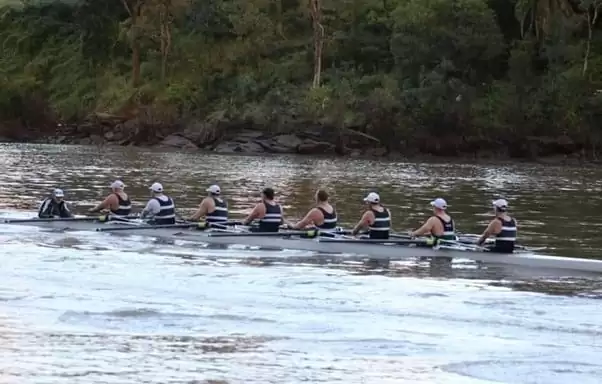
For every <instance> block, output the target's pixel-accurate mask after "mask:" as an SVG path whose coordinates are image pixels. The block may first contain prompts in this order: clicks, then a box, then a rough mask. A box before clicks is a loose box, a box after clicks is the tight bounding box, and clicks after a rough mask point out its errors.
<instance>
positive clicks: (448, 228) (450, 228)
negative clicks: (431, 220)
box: [433, 216, 457, 241]
mask: <svg viewBox="0 0 602 384" xmlns="http://www.w3.org/2000/svg"><path fill="white" fill-rule="evenodd" d="M435 217H436V218H437V219H439V221H440V222H441V224H443V236H433V237H435V238H438V239H440V240H451V241H455V240H457V238H456V229H455V225H454V220H453V219H451V218H450V219H449V221H448V222H445V221H444V220H443V219H442V218H440V217H439V216H435Z"/></svg>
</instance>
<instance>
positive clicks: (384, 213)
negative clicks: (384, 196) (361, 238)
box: [351, 192, 391, 240]
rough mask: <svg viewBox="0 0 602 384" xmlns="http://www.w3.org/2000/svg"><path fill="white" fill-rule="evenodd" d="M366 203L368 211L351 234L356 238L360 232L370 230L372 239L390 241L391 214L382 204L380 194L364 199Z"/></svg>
mask: <svg viewBox="0 0 602 384" xmlns="http://www.w3.org/2000/svg"><path fill="white" fill-rule="evenodd" d="M364 203H366V205H367V207H368V209H366V211H365V212H364V214H363V215H362V218H361V219H360V221H359V222H358V223H357V224H356V226H355V228H353V231H352V232H351V234H352V235H354V236H355V235H357V234H358V232H359V231H360V230H362V229H365V228H368V229H369V234H370V238H371V239H383V240H386V239H388V238H389V231H390V230H391V212H390V211H389V210H388V209H387V208H385V207H384V206H383V205H381V204H380V196H379V195H378V193H375V192H370V193H369V194H368V196H366V197H365V198H364Z"/></svg>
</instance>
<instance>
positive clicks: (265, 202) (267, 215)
mask: <svg viewBox="0 0 602 384" xmlns="http://www.w3.org/2000/svg"><path fill="white" fill-rule="evenodd" d="M274 195H275V192H274V190H273V189H272V188H265V189H264V190H263V191H261V202H260V203H258V204H257V205H255V208H253V210H252V211H251V213H250V214H249V216H247V218H246V219H244V220H243V224H244V225H249V224H250V223H251V222H252V221H253V220H258V221H259V225H258V226H257V227H256V228H253V229H252V230H253V231H254V232H278V230H279V229H280V225H281V224H282V222H283V219H282V218H283V215H282V206H281V205H280V204H277V203H276V202H275V201H274Z"/></svg>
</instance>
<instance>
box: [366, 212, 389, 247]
mask: <svg viewBox="0 0 602 384" xmlns="http://www.w3.org/2000/svg"><path fill="white" fill-rule="evenodd" d="M383 208H384V210H383V211H382V212H379V211H377V210H375V209H372V208H370V210H371V211H372V213H373V214H374V223H372V225H370V227H369V229H370V232H369V233H370V238H371V239H388V238H389V231H390V230H391V215H390V213H389V210H388V209H387V208H385V207H383Z"/></svg>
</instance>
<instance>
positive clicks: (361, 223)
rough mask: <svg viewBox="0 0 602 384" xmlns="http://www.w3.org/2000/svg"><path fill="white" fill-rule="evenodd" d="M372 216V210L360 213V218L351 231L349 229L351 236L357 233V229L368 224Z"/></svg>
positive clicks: (359, 229)
mask: <svg viewBox="0 0 602 384" xmlns="http://www.w3.org/2000/svg"><path fill="white" fill-rule="evenodd" d="M372 217H373V214H372V212H370V211H366V212H364V214H363V215H362V218H361V219H360V221H358V222H357V224H356V225H355V227H354V228H353V231H351V234H352V235H353V236H355V235H357V234H358V232H359V231H361V230H362V229H364V228H366V227H368V226H370V223H371V220H372Z"/></svg>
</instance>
